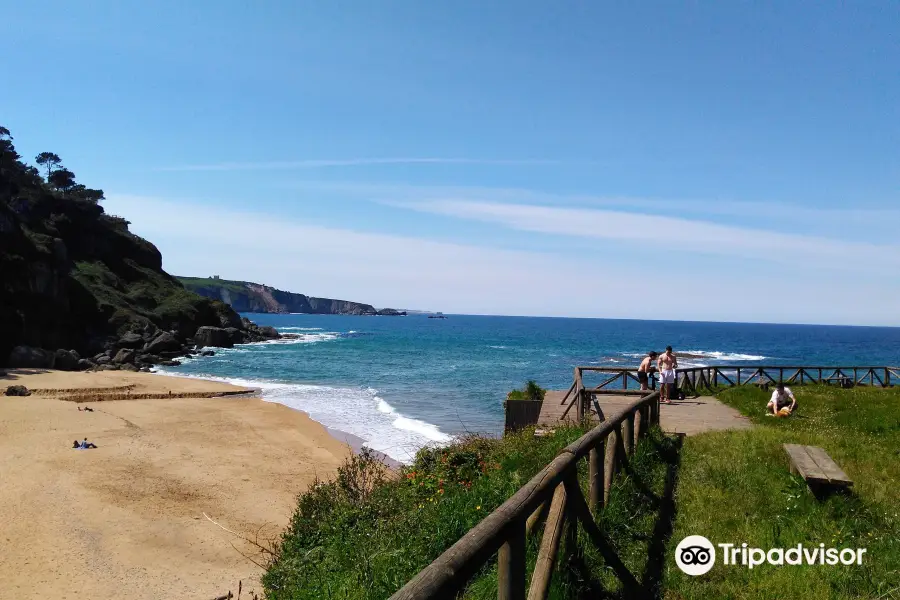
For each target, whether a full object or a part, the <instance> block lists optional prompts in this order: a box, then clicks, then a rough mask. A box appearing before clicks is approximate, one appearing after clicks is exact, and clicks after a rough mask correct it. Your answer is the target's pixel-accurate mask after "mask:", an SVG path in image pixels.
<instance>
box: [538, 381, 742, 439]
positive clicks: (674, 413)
mask: <svg viewBox="0 0 900 600" xmlns="http://www.w3.org/2000/svg"><path fill="white" fill-rule="evenodd" d="M564 395H565V392H555V391H548V392H547V394H546V396H545V397H544V404H543V405H542V406H541V415H540V417H539V418H538V426H542V427H553V426H554V425H558V424H559V423H560V422H561V419H562V413H563V411H565V409H566V405H561V404H560V402H561V401H562V399H563V397H564ZM636 399H637V396H598V397H597V403H598V404H599V405H600V410H602V411H603V412H604V414H612V413H615V412H618V411H620V410H622V409H623V408H624V407H625V406H627V405H628V404H631V403H632V402H634V401H635V400H636ZM591 417H592V420H596V421H599V418H598V417H597V413H596V411H595V410H594V409H593V408H592V409H591ZM574 420H575V409H574V408H573V409H572V410H570V411H569V413H568V414H567V415H566V416H565V421H567V422H573V421H574ZM660 425H661V426H662V428H663V431H667V432H669V433H684V434H686V435H694V434H697V433H703V432H704V431H719V430H724V429H748V428H750V426H751V423H750V420H749V419H748V418H747V417H745V416H744V415H742V414H741V413H740V412H738V411H737V410H735V409H733V408H731V407H730V406H727V405H725V404H723V403H721V402H719V401H718V400H716V399H715V398H713V397H711V396H700V397H699V398H692V399H688V400H676V401H673V402H672V404H661V405H660Z"/></svg>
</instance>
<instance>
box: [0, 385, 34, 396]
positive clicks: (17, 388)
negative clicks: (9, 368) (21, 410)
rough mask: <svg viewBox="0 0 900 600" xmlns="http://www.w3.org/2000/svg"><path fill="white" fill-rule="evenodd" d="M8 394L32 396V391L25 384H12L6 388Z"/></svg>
mask: <svg viewBox="0 0 900 600" xmlns="http://www.w3.org/2000/svg"><path fill="white" fill-rule="evenodd" d="M6 395H7V396H30V395H31V392H29V391H28V388H27V387H25V386H24V385H11V386H9V387H8V388H6Z"/></svg>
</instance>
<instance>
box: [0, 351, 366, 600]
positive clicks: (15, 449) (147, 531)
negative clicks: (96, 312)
mask: <svg viewBox="0 0 900 600" xmlns="http://www.w3.org/2000/svg"><path fill="white" fill-rule="evenodd" d="M16 384H21V385H25V386H26V387H28V388H29V389H40V390H46V391H43V392H41V394H40V395H37V394H35V395H32V396H28V397H7V396H0V481H2V485H0V523H2V524H3V525H2V529H0V598H16V599H27V598H35V599H36V598H49V597H53V598H72V599H74V598H95V599H105V598H130V599H143V598H146V599H148V600H149V599H151V598H152V599H154V600H159V599H164V598H198V599H211V598H214V597H216V596H219V595H223V594H225V593H227V592H228V590H232V591H233V592H234V593H235V594H236V593H237V586H238V581H243V586H244V595H243V596H242V597H252V596H251V595H248V592H253V591H256V592H259V593H261V589H260V586H259V583H258V581H259V576H260V574H261V573H262V570H261V569H260V568H259V567H257V566H255V565H254V564H253V563H252V562H251V561H250V560H248V559H247V558H244V557H243V556H241V553H244V554H247V555H249V556H251V557H254V558H256V554H254V550H253V548H252V546H250V545H249V544H247V543H246V542H243V541H242V540H240V539H239V538H237V537H235V536H234V535H232V534H230V533H228V532H227V531H225V530H224V529H222V528H221V527H218V526H216V525H215V524H214V523H212V522H210V520H208V519H207V518H206V517H205V516H204V513H205V515H208V516H209V517H210V518H211V519H213V520H215V521H216V522H217V523H219V524H220V525H222V526H223V527H226V528H228V529H231V530H233V531H235V532H238V533H241V534H243V535H246V536H247V537H250V538H255V537H256V536H257V534H259V537H260V538H274V537H277V536H278V535H279V534H280V532H281V530H282V529H283V528H284V526H285V525H286V524H287V522H288V520H289V518H290V515H291V513H292V511H293V509H294V506H295V501H296V496H297V494H299V493H300V492H302V491H304V490H305V489H306V488H307V487H308V486H309V484H310V483H312V482H313V481H314V479H315V478H316V476H318V477H320V478H327V477H329V476H331V475H332V474H333V473H334V471H335V469H336V468H337V466H338V465H339V464H340V463H341V462H342V461H343V459H344V458H345V457H346V456H347V454H348V453H349V451H350V450H349V448H348V446H347V445H346V444H344V443H342V442H341V441H338V440H336V439H335V438H333V437H332V436H330V435H329V434H328V432H327V431H326V429H325V428H324V427H322V426H321V425H319V424H318V423H316V422H314V421H312V420H311V419H309V417H307V416H306V415H305V414H303V413H301V412H298V411H295V410H292V409H290V408H286V407H284V406H281V405H278V404H273V403H269V402H264V401H262V400H260V399H258V398H253V397H248V396H233V397H213V398H196V397H192V398H178V397H170V393H171V394H172V395H175V394H179V393H192V394H202V393H222V392H237V391H240V388H236V387H235V386H232V385H228V384H223V383H218V382H210V381H204V380H199V379H188V378H180V377H167V376H162V375H153V374H147V373H130V372H122V371H105V372H97V373H93V372H91V373H69V372H54V371H33V370H26V369H14V370H10V371H9V372H8V373H7V374H6V375H5V376H0V389H2V390H3V391H5V389H6V386H9V385H16ZM88 389H89V390H92V391H91V392H89V393H88V394H89V395H92V396H94V397H95V398H103V397H116V398H120V397H122V395H123V394H125V395H126V397H127V396H129V395H134V396H138V397H139V398H140V399H118V400H103V401H95V402H85V403H76V402H74V401H72V400H67V399H66V397H71V395H72V394H77V393H79V392H77V391H75V392H60V391H58V390H88ZM148 394H150V395H154V396H158V397H157V398H145V397H144V396H146V395H148ZM78 406H90V407H91V408H93V409H94V411H93V412H86V411H79V410H78ZM85 437H86V438H88V440H89V441H91V442H94V443H96V444H97V446H98V448H97V449H95V450H74V449H72V442H73V440H76V439H78V440H81V439H83V438H85Z"/></svg>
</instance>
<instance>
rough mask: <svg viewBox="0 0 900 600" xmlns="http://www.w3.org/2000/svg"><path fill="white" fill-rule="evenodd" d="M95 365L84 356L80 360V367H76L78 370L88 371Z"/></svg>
mask: <svg viewBox="0 0 900 600" xmlns="http://www.w3.org/2000/svg"><path fill="white" fill-rule="evenodd" d="M93 366H94V363H92V362H91V361H89V360H88V359H86V358H82V359H81V360H79V361H78V368H77V369H76V371H87V370H88V369H91V368H93Z"/></svg>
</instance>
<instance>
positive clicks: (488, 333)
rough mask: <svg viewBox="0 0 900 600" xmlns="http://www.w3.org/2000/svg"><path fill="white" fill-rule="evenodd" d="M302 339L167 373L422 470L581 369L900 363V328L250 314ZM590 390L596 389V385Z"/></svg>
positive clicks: (224, 352) (220, 354)
mask: <svg viewBox="0 0 900 600" xmlns="http://www.w3.org/2000/svg"><path fill="white" fill-rule="evenodd" d="M244 316H247V317H249V318H250V319H251V320H253V321H254V322H256V323H258V324H260V325H272V326H274V327H275V328H276V329H278V330H279V331H281V332H282V333H293V334H297V335H299V337H298V338H297V339H291V340H272V341H270V342H263V343H258V344H247V345H242V346H238V347H235V348H231V349H219V348H216V349H215V351H216V354H215V356H211V357H195V358H191V359H188V360H186V361H185V362H184V364H182V365H181V366H179V367H171V368H165V369H160V371H161V372H163V373H169V374H173V375H190V376H196V377H206V378H214V379H220V380H226V381H230V382H233V383H236V384H238V385H245V386H252V387H256V388H260V389H261V390H262V394H263V398H264V399H265V400H268V401H271V402H278V403H281V404H284V405H286V406H289V407H291V408H295V409H298V410H302V411H304V412H306V413H308V414H309V415H310V416H311V417H312V418H313V419H315V420H316V421H318V422H320V423H322V424H323V425H326V426H327V427H329V428H332V429H336V430H339V431H343V432H346V433H349V434H352V435H353V436H356V437H358V438H360V439H362V440H363V441H364V443H365V445H366V446H368V447H371V448H372V449H374V450H378V451H380V452H383V453H385V454H387V455H388V456H390V457H391V458H394V459H396V460H398V461H400V462H409V461H410V460H411V459H412V457H413V456H414V455H415V452H416V450H418V449H419V448H421V447H422V446H424V445H427V444H440V443H445V442H447V441H449V440H451V439H453V437H454V436H457V435H460V434H465V433H467V432H472V433H487V434H499V433H500V432H501V431H502V429H503V401H504V399H505V397H506V393H507V392H508V391H509V390H510V389H512V388H514V387H521V386H522V385H524V383H525V382H526V381H527V380H528V379H534V380H535V381H536V382H537V383H538V384H539V385H541V386H542V387H545V388H548V389H558V390H565V389H568V387H569V385H571V383H572V375H573V367H575V366H576V365H597V366H611V367H615V366H623V367H624V366H632V365H636V364H637V363H638V362H639V358H640V357H641V356H643V355H644V354H645V353H646V352H647V351H649V350H654V349H655V350H662V349H663V348H664V347H665V346H666V345H671V346H673V348H674V349H675V352H676V354H677V353H678V352H683V353H687V354H690V355H693V356H694V357H693V358H684V359H680V361H679V362H680V366H691V365H716V364H741V365H748V366H752V365H762V364H766V365H779V364H784V365H787V364H809V365H853V364H858V365H888V364H889V365H900V328H890V327H837V326H818V325H765V324H745V323H692V322H680V321H638V320H609V319H564V318H540V317H488V316H467V315H447V316H448V318H447V319H429V318H427V316H425V315H410V316H406V317H353V316H334V315H300V314H247V315H244ZM588 383H589V382H588Z"/></svg>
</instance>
